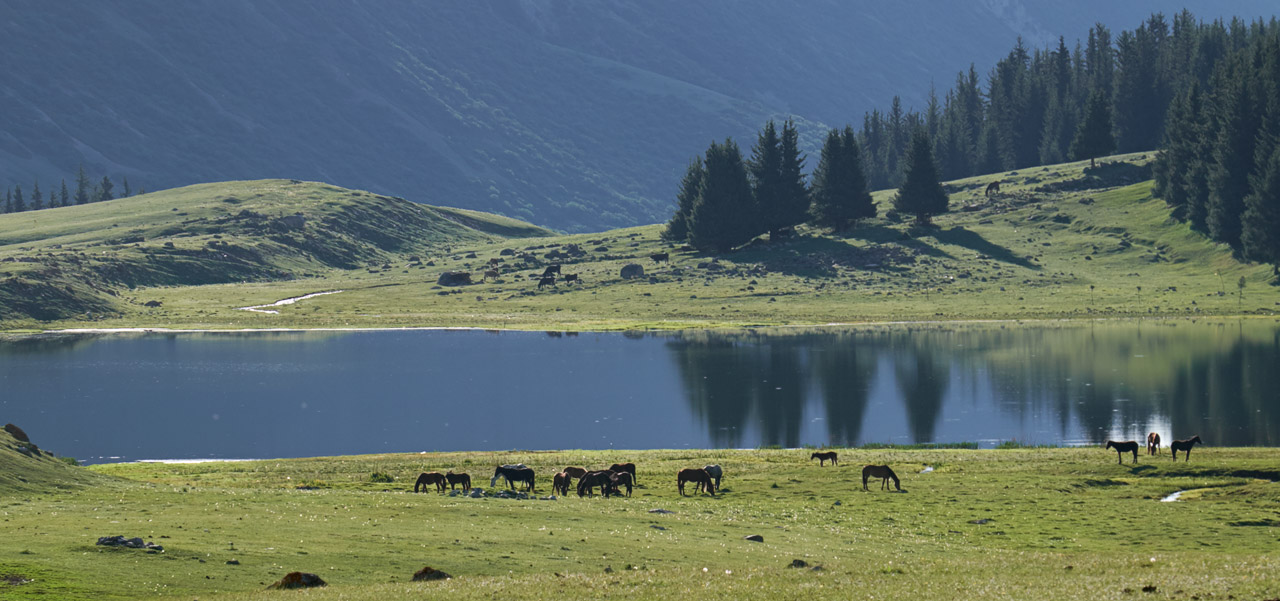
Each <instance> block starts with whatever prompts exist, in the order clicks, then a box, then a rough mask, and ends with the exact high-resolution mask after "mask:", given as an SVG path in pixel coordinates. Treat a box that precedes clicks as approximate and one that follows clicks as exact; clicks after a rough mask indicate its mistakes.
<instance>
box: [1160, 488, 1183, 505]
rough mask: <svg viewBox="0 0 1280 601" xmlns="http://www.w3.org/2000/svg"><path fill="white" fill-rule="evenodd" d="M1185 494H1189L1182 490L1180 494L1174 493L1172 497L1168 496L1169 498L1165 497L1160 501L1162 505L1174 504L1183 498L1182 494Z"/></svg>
mask: <svg viewBox="0 0 1280 601" xmlns="http://www.w3.org/2000/svg"><path fill="white" fill-rule="evenodd" d="M1184 492H1187V491H1185V490H1180V491H1178V492H1175V493H1173V494H1171V495H1169V496H1167V497H1165V498H1163V499H1160V502H1161V503H1172V502H1174V501H1177V500H1178V497H1181V496H1182V493H1184Z"/></svg>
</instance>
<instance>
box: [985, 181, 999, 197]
mask: <svg viewBox="0 0 1280 601" xmlns="http://www.w3.org/2000/svg"><path fill="white" fill-rule="evenodd" d="M999 193H1000V180H996V181H994V182H991V183H989V184H987V191H986V194H984V196H991V195H992V194H999Z"/></svg>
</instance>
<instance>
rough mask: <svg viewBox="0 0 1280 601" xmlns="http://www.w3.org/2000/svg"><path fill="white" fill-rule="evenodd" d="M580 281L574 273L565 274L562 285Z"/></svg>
mask: <svg viewBox="0 0 1280 601" xmlns="http://www.w3.org/2000/svg"><path fill="white" fill-rule="evenodd" d="M581 281H582V280H579V279H578V274H576V273H566V274H564V283H566V284H572V283H574V282H581Z"/></svg>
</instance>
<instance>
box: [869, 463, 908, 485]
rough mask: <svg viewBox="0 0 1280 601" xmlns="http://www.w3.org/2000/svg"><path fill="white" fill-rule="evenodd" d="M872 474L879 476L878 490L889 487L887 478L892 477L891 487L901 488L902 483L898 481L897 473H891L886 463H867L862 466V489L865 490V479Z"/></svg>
mask: <svg viewBox="0 0 1280 601" xmlns="http://www.w3.org/2000/svg"><path fill="white" fill-rule="evenodd" d="M872 476H874V477H876V478H880V490H884V489H886V488H888V487H889V479H890V478H892V479H893V487H894V488H896V489H898V490H902V484H900V483H899V482H898V475H897V474H895V473H893V470H891V469H889V466H887V465H868V466H866V467H864V468H862V490H867V479H868V478H871V477H872Z"/></svg>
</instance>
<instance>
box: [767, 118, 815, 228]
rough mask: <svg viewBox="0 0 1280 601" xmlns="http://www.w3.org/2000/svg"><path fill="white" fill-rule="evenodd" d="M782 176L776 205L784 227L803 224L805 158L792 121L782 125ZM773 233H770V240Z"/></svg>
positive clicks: (806, 208) (806, 188)
mask: <svg viewBox="0 0 1280 601" xmlns="http://www.w3.org/2000/svg"><path fill="white" fill-rule="evenodd" d="M781 151H782V174H781V187H780V192H779V198H778V204H779V206H780V207H781V209H782V210H781V211H780V214H781V215H783V217H784V218H783V219H782V223H784V224H786V225H785V226H784V227H792V226H796V225H799V224H801V223H804V221H805V219H807V218H808V216H809V186H808V185H806V184H805V181H804V162H805V156H804V155H803V154H801V153H800V132H799V131H797V130H796V124H795V122H794V121H792V120H790V119H788V120H787V121H786V122H785V123H783V124H782V145H781ZM772 236H773V232H772V231H771V232H770V239H772Z"/></svg>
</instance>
